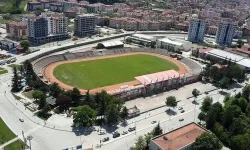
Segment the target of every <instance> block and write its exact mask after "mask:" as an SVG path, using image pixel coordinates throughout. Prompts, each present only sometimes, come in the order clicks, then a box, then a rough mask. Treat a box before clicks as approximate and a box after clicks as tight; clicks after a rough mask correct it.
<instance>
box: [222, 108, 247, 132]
mask: <svg viewBox="0 0 250 150" xmlns="http://www.w3.org/2000/svg"><path fill="white" fill-rule="evenodd" d="M241 114H242V111H241V109H240V107H238V106H236V105H232V106H229V107H227V108H226V109H225V112H224V115H223V124H224V127H225V128H228V127H229V126H230V125H231V124H232V122H233V118H238V117H239V116H240V115H241Z"/></svg>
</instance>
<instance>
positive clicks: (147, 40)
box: [126, 34, 156, 45]
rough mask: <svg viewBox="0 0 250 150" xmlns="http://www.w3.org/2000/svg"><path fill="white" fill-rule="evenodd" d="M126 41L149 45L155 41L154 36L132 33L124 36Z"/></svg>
mask: <svg viewBox="0 0 250 150" xmlns="http://www.w3.org/2000/svg"><path fill="white" fill-rule="evenodd" d="M126 42H131V43H136V44H140V45H151V43H152V42H156V37H153V36H150V35H146V34H133V35H131V36H129V37H127V38H126Z"/></svg>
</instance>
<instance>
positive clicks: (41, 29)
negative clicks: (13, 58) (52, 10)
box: [28, 16, 48, 39]
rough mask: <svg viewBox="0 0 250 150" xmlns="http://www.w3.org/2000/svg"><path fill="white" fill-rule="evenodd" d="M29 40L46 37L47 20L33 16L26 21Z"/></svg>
mask: <svg viewBox="0 0 250 150" xmlns="http://www.w3.org/2000/svg"><path fill="white" fill-rule="evenodd" d="M28 33H29V34H28V36H29V39H30V38H31V39H32V38H37V37H46V36H47V35H48V20H47V19H46V18H44V17H40V16H35V17H30V18H29V19H28Z"/></svg>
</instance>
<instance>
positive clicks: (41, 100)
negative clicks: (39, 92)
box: [38, 96, 46, 109]
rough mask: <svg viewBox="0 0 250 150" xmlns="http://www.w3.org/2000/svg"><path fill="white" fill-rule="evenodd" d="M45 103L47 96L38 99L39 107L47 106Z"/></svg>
mask: <svg viewBox="0 0 250 150" xmlns="http://www.w3.org/2000/svg"><path fill="white" fill-rule="evenodd" d="M45 105H46V98H45V96H42V97H40V98H39V100H38V107H39V109H43V108H44V107H45Z"/></svg>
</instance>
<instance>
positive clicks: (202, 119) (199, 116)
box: [198, 112, 206, 121]
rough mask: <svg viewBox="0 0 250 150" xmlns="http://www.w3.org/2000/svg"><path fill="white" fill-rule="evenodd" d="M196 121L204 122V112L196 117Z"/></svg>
mask: <svg viewBox="0 0 250 150" xmlns="http://www.w3.org/2000/svg"><path fill="white" fill-rule="evenodd" d="M198 119H199V120H200V121H205V120H206V114H205V113H204V112H200V113H199V115H198Z"/></svg>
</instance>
